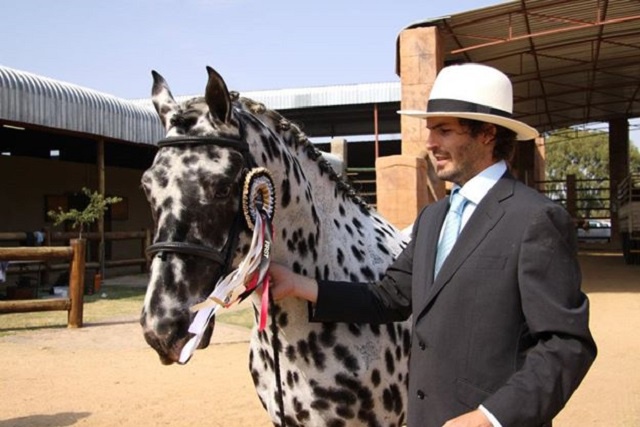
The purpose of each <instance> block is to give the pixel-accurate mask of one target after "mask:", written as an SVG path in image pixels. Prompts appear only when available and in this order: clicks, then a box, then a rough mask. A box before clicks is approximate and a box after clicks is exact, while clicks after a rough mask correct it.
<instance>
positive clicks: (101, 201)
mask: <svg viewBox="0 0 640 427" xmlns="http://www.w3.org/2000/svg"><path fill="white" fill-rule="evenodd" d="M82 193H84V195H85V196H86V197H87V199H88V203H87V206H86V207H85V208H84V209H83V210H78V209H74V208H72V209H69V210H68V211H63V210H62V208H60V207H58V210H57V211H56V210H50V211H49V212H47V215H48V216H49V217H50V218H52V219H53V221H54V225H60V224H62V223H63V222H65V221H71V222H72V224H71V228H73V229H76V228H78V238H77V239H72V241H71V243H72V245H73V241H74V240H77V241H78V242H79V244H80V247H81V248H83V249H82V251H83V252H84V248H85V246H86V244H85V242H84V239H83V237H82V233H83V232H84V231H85V230H86V229H87V228H88V226H90V225H91V224H93V223H94V222H95V221H96V220H98V219H99V218H100V216H101V215H103V214H104V213H105V212H106V210H107V208H108V207H109V205H111V204H114V203H118V202H120V201H122V198H121V197H104V196H103V195H102V194H100V193H99V192H97V191H94V192H91V190H89V189H88V188H86V187H83V188H82ZM100 281H101V274H100V271H99V272H98V273H96V277H95V278H94V287H95V286H96V283H98V284H99V283H100ZM98 286H99V285H98ZM93 290H94V289H93V288H91V290H90V293H93Z"/></svg>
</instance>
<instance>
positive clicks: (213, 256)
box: [146, 127, 253, 273]
mask: <svg viewBox="0 0 640 427" xmlns="http://www.w3.org/2000/svg"><path fill="white" fill-rule="evenodd" d="M240 130H241V132H240V133H241V135H243V134H244V132H242V127H240ZM157 145H158V147H160V148H162V147H181V146H191V145H215V146H217V147H227V148H231V149H233V150H236V151H238V152H239V153H240V154H241V155H242V158H243V159H244V163H245V167H246V170H248V169H249V168H250V166H251V164H252V163H253V159H252V158H251V156H250V155H249V144H248V143H247V142H246V141H245V140H244V139H242V136H241V137H239V138H238V139H235V138H231V137H218V136H188V135H181V136H176V137H168V138H164V139H161V140H160V141H158V143H157ZM240 203H242V198H240ZM242 219H243V216H242V209H240V210H239V212H238V215H236V218H235V219H234V222H233V226H232V228H231V230H230V233H229V238H228V239H227V242H226V243H225V245H224V247H223V248H222V251H220V250H218V249H215V248H212V247H209V246H206V245H201V244H198V243H188V242H175V241H166V242H155V243H154V244H152V245H149V246H147V249H146V253H147V255H148V256H153V255H155V254H159V255H160V258H161V259H162V260H163V261H164V260H165V259H166V253H167V252H173V253H180V254H185V255H195V256H199V257H201V258H206V259H210V260H212V261H214V262H216V263H217V264H220V265H221V266H223V267H224V270H223V273H226V272H228V270H229V267H230V266H231V262H232V260H233V252H234V250H235V248H236V245H237V241H238V236H239V234H240V223H241V221H242Z"/></svg>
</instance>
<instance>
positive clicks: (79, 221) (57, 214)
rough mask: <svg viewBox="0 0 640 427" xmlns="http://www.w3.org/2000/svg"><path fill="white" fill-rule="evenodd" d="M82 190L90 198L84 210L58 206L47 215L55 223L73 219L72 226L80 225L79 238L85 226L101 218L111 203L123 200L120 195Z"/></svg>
mask: <svg viewBox="0 0 640 427" xmlns="http://www.w3.org/2000/svg"><path fill="white" fill-rule="evenodd" d="M82 192H83V193H84V194H85V196H87V198H88V200H89V202H88V203H87V206H86V207H85V208H84V209H83V210H82V211H79V210H77V209H70V210H68V211H66V212H65V211H63V210H62V208H58V210H57V211H55V210H51V211H49V212H47V215H49V216H50V217H51V218H52V219H53V220H54V225H59V224H62V223H63V222H65V221H73V224H72V226H71V228H73V229H75V228H76V227H79V231H78V237H79V238H82V232H83V231H84V228H85V226H87V225H89V224H91V223H93V222H94V221H96V220H97V219H98V218H100V216H101V215H102V214H103V213H104V212H106V210H107V208H108V206H109V205H111V204H113V203H118V202H120V201H121V200H122V198H120V197H104V196H103V195H102V194H100V193H98V192H97V191H95V192H93V193H92V192H91V190H89V189H88V188H85V187H83V188H82Z"/></svg>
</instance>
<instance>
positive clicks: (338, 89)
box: [240, 82, 401, 110]
mask: <svg viewBox="0 0 640 427" xmlns="http://www.w3.org/2000/svg"><path fill="white" fill-rule="evenodd" d="M240 95H241V96H245V97H247V98H251V99H254V100H256V101H259V102H262V103H263V104H265V105H267V106H268V107H269V108H272V109H274V110H291V109H295V108H309V107H330V106H336V105H357V104H374V103H383V102H399V101H400V95H401V92H400V82H387V83H368V84H354V85H339V86H323V87H303V88H295V89H280V90H264V91H252V92H241V93H240Z"/></svg>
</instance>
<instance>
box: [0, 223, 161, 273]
mask: <svg viewBox="0 0 640 427" xmlns="http://www.w3.org/2000/svg"><path fill="white" fill-rule="evenodd" d="M43 233H44V236H45V237H44V242H43V245H45V246H53V245H54V244H67V242H69V241H71V240H72V239H75V238H76V237H77V236H78V233H77V232H62V231H50V230H45V231H44V232H43ZM82 237H83V239H85V240H87V242H92V241H95V242H100V240H101V236H100V233H97V232H85V233H83V234H82ZM104 239H105V241H106V242H108V241H116V240H138V241H139V242H140V252H139V253H138V254H137V256H131V257H129V258H124V259H107V260H105V261H104V267H128V266H139V267H140V270H141V272H143V273H144V272H146V271H148V266H149V260H148V258H147V256H146V252H145V250H146V248H147V246H148V245H149V244H151V231H150V230H148V229H143V230H138V231H107V232H105V233H104ZM25 240H27V233H26V232H0V242H23V241H25ZM0 244H1V243H0ZM12 261H15V260H12ZM42 264H43V265H37V263H34V264H33V265H28V266H22V267H20V271H21V272H35V271H38V272H39V273H40V274H41V276H42V277H41V281H42V282H44V283H46V282H48V281H49V276H50V273H51V272H53V271H64V270H67V269H68V268H69V264H68V263H57V264H54V263H51V262H50V261H48V260H47V261H43V263H42ZM85 268H86V269H94V270H100V269H101V265H100V261H87V262H86V263H85ZM10 272H15V269H14V268H11V267H10Z"/></svg>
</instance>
